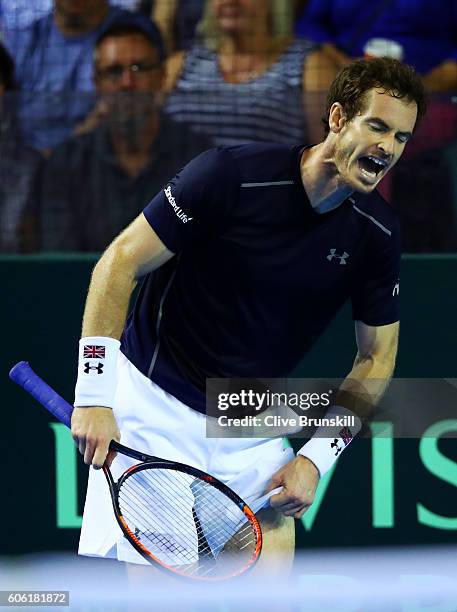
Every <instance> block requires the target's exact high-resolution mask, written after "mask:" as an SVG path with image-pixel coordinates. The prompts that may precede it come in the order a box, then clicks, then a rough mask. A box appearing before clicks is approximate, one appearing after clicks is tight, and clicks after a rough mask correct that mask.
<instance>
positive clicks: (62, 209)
mask: <svg viewBox="0 0 457 612" xmlns="http://www.w3.org/2000/svg"><path fill="white" fill-rule="evenodd" d="M379 55H382V56H384V55H388V56H393V57H396V58H398V59H400V60H403V61H405V62H407V63H409V64H411V65H413V66H414V67H415V68H416V70H418V72H419V73H420V74H421V75H422V77H423V80H424V84H425V85H426V88H427V90H428V92H429V110H428V113H427V116H426V117H425V119H424V120H423V122H422V123H421V124H420V126H419V127H418V129H417V130H416V134H415V137H414V139H413V141H412V142H411V143H410V144H409V145H408V147H407V148H406V152H405V154H404V157H403V159H402V160H401V162H400V163H399V164H398V166H397V168H395V169H394V170H393V171H391V173H390V174H389V175H388V176H387V177H386V178H385V179H384V181H383V183H382V184H381V191H382V193H383V195H384V197H385V198H386V199H387V200H388V201H389V202H390V204H391V205H392V206H393V207H395V208H396V210H397V211H398V213H399V215H400V217H401V221H402V231H403V250H404V252H452V251H456V250H457V97H456V95H457V94H456V92H457V2H456V1H455V0H372V1H371V2H366V0H149V1H148V0H112V2H108V0H34V2H32V3H31V2H30V1H27V2H26V0H0V252H2V253H34V252H48V251H85V252H97V251H101V250H103V249H104V248H105V247H106V246H107V245H108V243H109V242H110V241H111V240H112V239H113V238H114V237H115V236H116V235H117V234H118V233H119V231H121V230H122V228H123V227H125V226H126V225H127V224H128V223H129V222H130V221H131V220H133V218H134V217H135V216H136V215H137V214H138V213H139V212H140V211H141V210H142V209H143V208H144V207H145V205H146V204H147V203H148V201H149V200H150V199H151V198H152V197H153V196H154V195H155V193H156V192H157V191H158V190H159V189H160V188H161V187H162V186H163V185H164V184H165V183H166V182H167V181H168V179H170V178H171V177H172V176H173V175H174V174H175V173H176V172H177V171H179V169H180V168H181V167H182V166H183V165H184V164H186V163H187V161H189V160H190V159H191V158H192V157H194V156H196V155H198V154H199V153H200V152H202V151H204V150H206V149H208V148H210V147H213V146H219V145H238V144H243V143H246V142H252V141H259V140H268V141H274V142H280V143H289V142H290V143H291V144H292V143H300V142H301V143H303V144H313V143H317V142H319V141H320V140H321V139H322V138H323V137H324V131H323V125H322V120H321V116H322V113H323V110H324V106H325V98H326V92H327V90H328V87H329V84H330V83H331V81H332V80H333V78H334V77H335V75H336V74H337V72H338V71H339V70H340V69H341V67H343V66H344V65H346V64H347V63H348V62H349V61H351V59H353V58H357V57H361V56H368V57H370V56H379Z"/></svg>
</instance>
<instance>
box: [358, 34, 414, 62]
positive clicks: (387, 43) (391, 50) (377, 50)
mask: <svg viewBox="0 0 457 612" xmlns="http://www.w3.org/2000/svg"><path fill="white" fill-rule="evenodd" d="M363 52H364V54H365V57H392V58H394V59H397V60H400V61H401V60H402V59H403V56H404V52H403V47H402V46H401V45H400V43H397V42H395V40H389V39H387V38H371V39H370V40H368V41H367V43H366V45H365V46H364V48H363Z"/></svg>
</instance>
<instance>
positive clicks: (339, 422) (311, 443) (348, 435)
mask: <svg viewBox="0 0 457 612" xmlns="http://www.w3.org/2000/svg"><path fill="white" fill-rule="evenodd" d="M324 419H328V423H327V421H325V422H324V423H323V424H321V426H320V427H318V429H317V430H316V432H315V433H314V436H313V437H312V438H311V439H310V440H308V442H307V443H306V444H305V445H304V446H302V447H301V449H300V450H299V451H298V453H297V455H303V457H307V458H308V459H310V460H311V461H312V462H313V463H314V465H315V466H316V467H317V469H318V470H319V474H320V476H321V477H322V476H323V475H324V474H326V473H327V472H328V471H329V470H330V468H331V467H332V465H333V464H334V463H335V461H336V460H337V459H338V457H339V456H340V454H341V453H342V451H343V450H344V449H345V448H346V446H347V445H348V444H349V443H350V442H352V439H353V438H355V436H356V435H357V434H358V433H359V431H360V430H361V428H362V424H361V422H360V419H359V418H358V417H357V416H356V415H355V414H354V413H353V412H351V411H350V410H348V409H347V408H344V407H343V406H333V407H332V408H331V409H330V410H329V411H328V412H327V414H326V415H325V417H323V418H322V419H321V421H323V420H324Z"/></svg>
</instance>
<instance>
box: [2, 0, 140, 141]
mask: <svg viewBox="0 0 457 612" xmlns="http://www.w3.org/2000/svg"><path fill="white" fill-rule="evenodd" d="M129 14H130V13H129V12H127V11H124V10H122V9H119V8H114V7H111V6H110V5H109V4H108V0H54V10H53V12H52V13H49V14H48V15H46V16H45V17H42V18H41V19H38V20H36V21H34V22H33V23H32V24H30V25H29V26H28V27H26V28H21V29H17V30H8V31H7V43H8V46H9V49H10V50H11V53H12V55H13V57H15V58H16V68H17V70H16V76H17V82H18V85H19V88H20V90H21V104H20V118H21V124H22V128H23V133H24V138H25V140H26V142H27V143H29V144H30V145H31V146H33V147H35V148H36V149H39V150H42V151H48V150H49V149H52V148H54V147H55V146H56V145H57V144H59V143H60V142H62V141H63V140H65V139H66V138H68V137H69V136H70V135H71V133H72V131H73V128H74V126H75V124H76V123H77V122H79V121H81V119H82V118H83V117H85V116H86V114H87V113H88V111H89V110H90V108H91V107H92V105H93V101H94V100H93V78H92V77H93V74H92V51H93V45H94V41H95V40H96V38H97V36H98V34H99V33H100V31H102V30H103V29H105V28H106V27H107V26H108V25H109V24H110V23H111V22H112V21H113V19H115V18H117V17H120V16H123V15H129ZM141 19H144V21H145V22H148V21H149V19H148V17H146V16H142V17H141Z"/></svg>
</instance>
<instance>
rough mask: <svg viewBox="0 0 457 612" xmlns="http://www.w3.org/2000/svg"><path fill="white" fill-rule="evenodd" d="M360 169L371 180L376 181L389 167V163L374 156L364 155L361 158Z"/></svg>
mask: <svg viewBox="0 0 457 612" xmlns="http://www.w3.org/2000/svg"><path fill="white" fill-rule="evenodd" d="M358 165H359V168H360V169H361V170H362V172H363V174H364V175H365V176H367V177H368V178H370V179H375V178H377V177H378V175H379V174H380V173H381V172H382V171H383V170H384V169H385V168H386V167H387V165H388V164H387V162H386V161H384V160H382V159H379V157H375V156H374V155H364V156H363V157H360V158H359V161H358Z"/></svg>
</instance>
